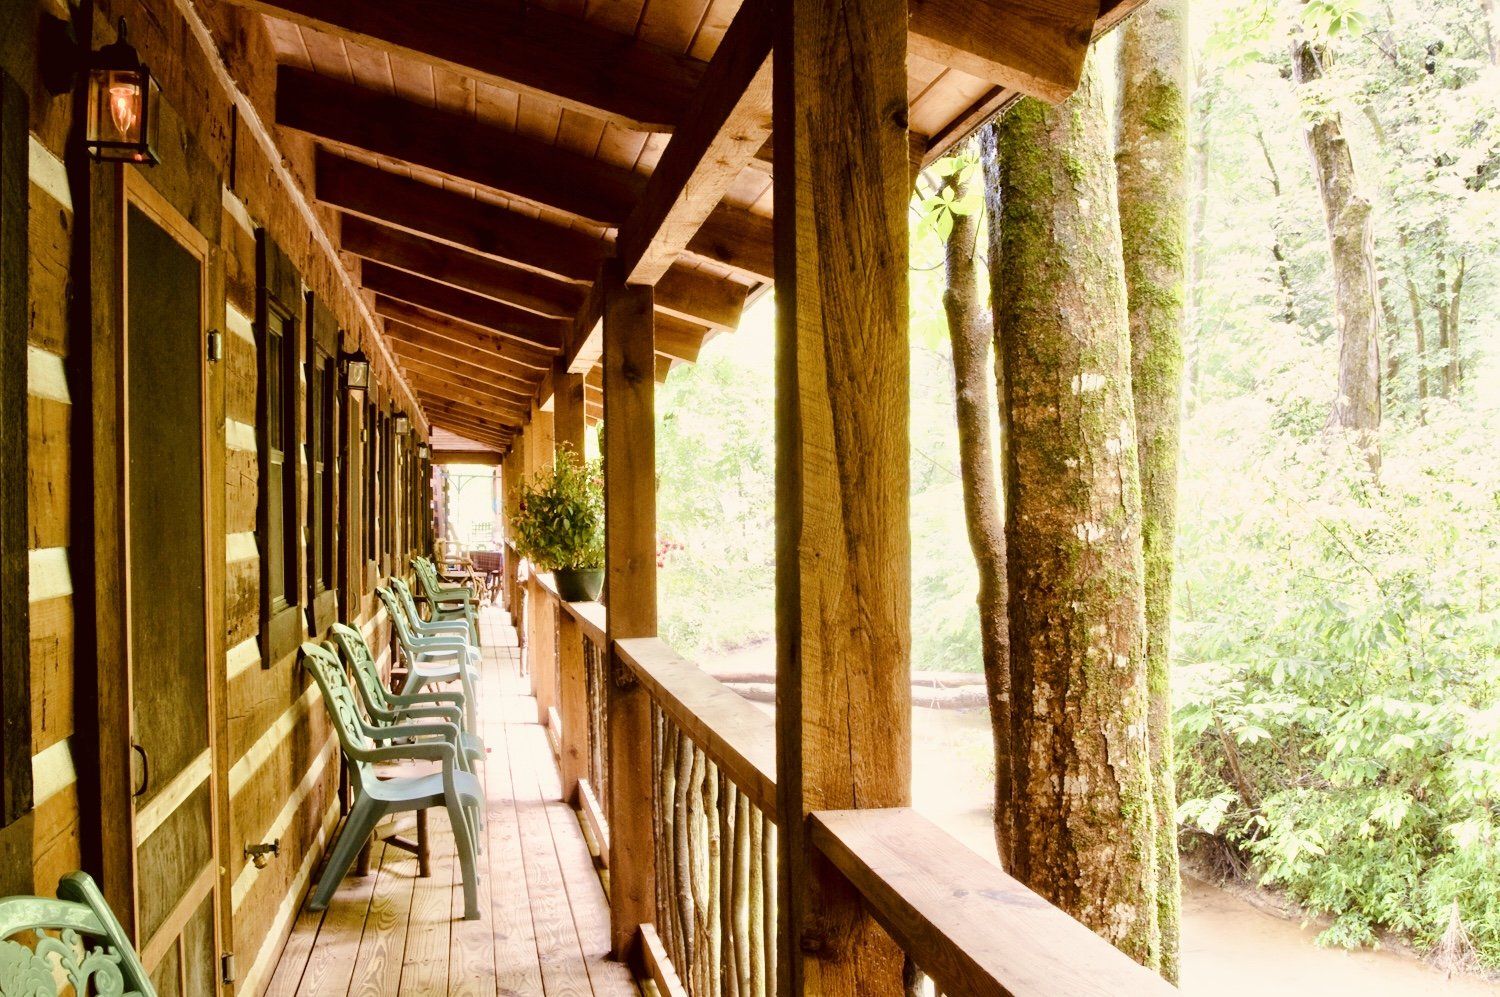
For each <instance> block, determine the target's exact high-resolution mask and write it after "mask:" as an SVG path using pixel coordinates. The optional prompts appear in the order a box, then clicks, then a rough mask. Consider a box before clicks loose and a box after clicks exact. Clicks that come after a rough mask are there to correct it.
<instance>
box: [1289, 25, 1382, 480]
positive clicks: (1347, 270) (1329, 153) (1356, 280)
mask: <svg viewBox="0 0 1500 997" xmlns="http://www.w3.org/2000/svg"><path fill="white" fill-rule="evenodd" d="M1303 2H1304V3H1305V2H1307V0H1303ZM1329 59H1330V55H1329V52H1328V50H1327V48H1326V47H1324V46H1323V45H1321V44H1318V43H1316V42H1313V41H1311V40H1310V39H1308V38H1307V36H1306V35H1303V34H1300V33H1299V34H1297V35H1295V36H1294V37H1293V39H1292V79H1293V81H1294V82H1295V83H1296V84H1297V87H1298V89H1299V90H1300V91H1301V92H1302V95H1303V108H1304V110H1305V112H1306V113H1307V114H1308V116H1309V118H1310V120H1311V122H1312V124H1311V125H1310V127H1309V128H1308V129H1307V148H1308V152H1309V153H1310V154H1311V156H1312V162H1313V171H1314V173H1315V175H1316V177H1317V182H1318V194H1319V197H1320V198H1321V199H1322V202H1323V221H1324V224H1325V226H1326V227H1327V231H1328V247H1329V257H1330V261H1331V263H1332V270H1333V301H1334V309H1335V312H1336V317H1337V320H1338V321H1337V325H1338V331H1339V379H1338V380H1339V390H1338V397H1337V398H1336V399H1335V400H1334V403H1333V410H1332V411H1331V412H1330V413H1329V416H1328V426H1329V428H1330V429H1334V430H1342V431H1344V432H1348V433H1350V434H1351V435H1352V436H1353V438H1354V442H1355V445H1356V446H1358V447H1359V448H1360V449H1361V450H1363V451H1364V452H1365V455H1366V459H1367V460H1368V461H1369V463H1370V467H1371V469H1372V470H1378V469H1379V467H1380V440H1379V437H1378V436H1377V433H1378V431H1379V429H1380V302H1379V297H1380V289H1379V287H1378V285H1377V282H1376V279H1375V242H1374V227H1373V225H1372V224H1371V217H1370V215H1371V212H1370V202H1369V200H1368V199H1366V198H1365V196H1364V195H1363V194H1362V193H1360V190H1359V182H1358V176H1357V175H1356V173H1355V169H1354V157H1353V156H1352V155H1351V153H1350V151H1349V143H1348V141H1347V140H1346V139H1345V138H1344V126H1343V116H1342V115H1340V114H1339V112H1338V111H1337V110H1335V109H1334V108H1332V107H1330V106H1328V100H1329V96H1328V93H1327V90H1326V88H1325V87H1323V86H1320V83H1321V82H1322V81H1323V79H1324V75H1325V67H1326V65H1327V63H1328V60H1329Z"/></svg>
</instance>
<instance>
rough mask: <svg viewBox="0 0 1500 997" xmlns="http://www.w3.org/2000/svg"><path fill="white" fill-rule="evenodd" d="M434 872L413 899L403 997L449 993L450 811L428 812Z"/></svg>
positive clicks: (452, 860) (421, 881)
mask: <svg viewBox="0 0 1500 997" xmlns="http://www.w3.org/2000/svg"><path fill="white" fill-rule="evenodd" d="M427 830H428V840H429V841H430V842H431V848H432V874H431V875H430V876H428V877H426V878H425V879H418V880H417V885H416V887H415V888H414V890H413V892H412V898H411V928H410V929H409V930H408V931H407V933H406V958H405V959H404V960H403V961H402V966H401V989H400V991H399V993H400V994H401V995H402V997H408V995H409V997H432V995H433V994H444V993H447V992H448V947H449V945H450V944H451V942H452V936H453V864H455V863H456V862H457V859H456V858H455V857H454V852H453V832H452V831H451V830H450V829H449V826H448V812H447V811H446V810H444V809H442V808H440V807H433V808H432V809H431V810H429V811H428V812H427Z"/></svg>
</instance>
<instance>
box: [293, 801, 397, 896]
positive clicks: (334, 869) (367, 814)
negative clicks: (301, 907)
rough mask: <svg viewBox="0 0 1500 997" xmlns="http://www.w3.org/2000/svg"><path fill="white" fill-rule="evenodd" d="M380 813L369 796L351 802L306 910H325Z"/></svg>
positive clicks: (376, 822)
mask: <svg viewBox="0 0 1500 997" xmlns="http://www.w3.org/2000/svg"><path fill="white" fill-rule="evenodd" d="M380 816H381V808H380V807H379V806H377V805H375V804H374V803H372V802H371V800H370V798H369V797H367V796H362V797H360V798H359V799H357V800H355V801H354V807H353V809H351V810H350V811H349V817H348V819H347V820H345V821H344V828H343V830H342V831H341V832H340V833H339V837H338V840H337V841H336V842H334V845H333V851H332V852H330V853H329V855H328V864H327V865H325V866H324V867H323V875H322V878H320V879H319V880H318V888H317V890H316V891H315V892H314V893H313V898H312V901H311V902H310V903H309V904H308V905H307V909H308V910H325V909H327V907H328V901H329V900H331V899H333V891H334V890H336V889H338V886H339V883H340V882H341V881H342V880H343V878H344V874H345V873H346V872H348V871H349V866H350V865H352V864H353V862H354V858H355V856H356V855H357V854H358V852H359V850H360V848H361V847H363V846H364V844H365V842H367V841H369V840H370V834H371V833H372V832H373V831H374V830H375V825H376V824H378V823H379V822H380Z"/></svg>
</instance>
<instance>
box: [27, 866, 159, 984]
mask: <svg viewBox="0 0 1500 997" xmlns="http://www.w3.org/2000/svg"><path fill="white" fill-rule="evenodd" d="M18 939H25V941H24V942H23V941H20V940H18ZM59 992H63V993H71V994H76V995H77V997H90V995H95V994H97V995H99V997H156V988H155V987H153V986H152V985H151V978H150V977H149V976H147V975H146V969H145V967H144V966H142V965H141V960H140V957H139V956H138V955H136V952H135V948H134V946H132V945H131V944H130V938H129V936H127V935H126V934H125V929H124V928H123V927H121V926H120V922H119V921H117V920H116V919H115V915H114V912H113V911H111V910H110V909H109V904H107V903H105V901H104V894H102V893H100V892H99V887H98V886H97V885H95V883H94V881H93V879H91V878H90V877H89V875H88V873H85V872H70V873H68V874H67V875H66V876H64V877H63V878H62V880H61V881H60V882H59V883H58V884H57V899H55V900H49V899H47V898H46V897H5V898H4V899H0V994H15V995H17V997H50V995H54V994H57V993H59Z"/></svg>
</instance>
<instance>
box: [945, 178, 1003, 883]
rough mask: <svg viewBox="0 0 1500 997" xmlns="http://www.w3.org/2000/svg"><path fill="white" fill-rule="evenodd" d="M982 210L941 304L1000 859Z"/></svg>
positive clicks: (961, 234)
mask: <svg viewBox="0 0 1500 997" xmlns="http://www.w3.org/2000/svg"><path fill="white" fill-rule="evenodd" d="M946 184H947V186H948V187H949V188H950V189H951V190H952V191H953V193H954V196H955V198H958V199H962V198H964V197H965V196H967V195H968V194H969V190H968V188H969V186H970V184H967V183H962V184H961V183H959V181H958V179H957V175H956V174H955V175H954V176H952V177H949V178H948V179H947V181H946ZM978 238H979V215H978V214H977V213H976V214H968V215H954V216H953V229H952V231H951V232H949V233H948V243H947V247H946V252H945V254H944V264H945V268H946V274H947V287H946V288H945V289H944V291H943V310H944V312H946V313H947V317H948V336H949V338H950V339H951V340H952V344H953V390H954V401H955V403H956V404H955V408H956V410H957V415H958V462H959V476H960V478H961V480H962V482H963V493H964V516H965V520H966V522H967V524H968V530H969V547H970V548H971V549H972V550H973V552H974V564H975V566H976V567H977V568H978V569H979V594H978V600H977V601H978V604H979V645H980V655H981V657H982V658H983V659H984V681H985V686H986V687H987V688H986V692H987V693H988V696H989V703H990V731H991V734H992V739H993V741H994V748H995V844H996V846H997V847H998V849H999V854H1000V864H1001V865H1002V866H1006V865H1008V863H1009V856H1010V852H1011V841H1012V837H1013V835H1014V830H1013V829H1014V816H1013V812H1012V811H1013V808H1014V803H1013V800H1012V794H1011V774H1010V773H1011V717H1010V638H1009V633H1008V625H1009V624H1008V620H1007V617H1006V613H1007V610H1006V605H1005V598H1006V597H1005V589H1006V586H1005V528H1004V525H1003V524H1002V523H1001V520H1000V495H999V491H998V487H997V485H996V482H995V446H994V440H993V439H992V433H991V430H990V415H991V413H992V412H993V411H994V410H993V409H992V408H991V407H990V405H991V401H990V387H989V376H990V374H989V372H990V344H991V342H992V340H993V338H994V327H993V325H992V324H991V323H990V321H989V316H988V315H987V314H986V308H985V304H986V302H985V299H984V294H983V292H982V291H981V289H980V283H979V268H978V265H977V260H976V255H977V250H978V246H977V243H978Z"/></svg>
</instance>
